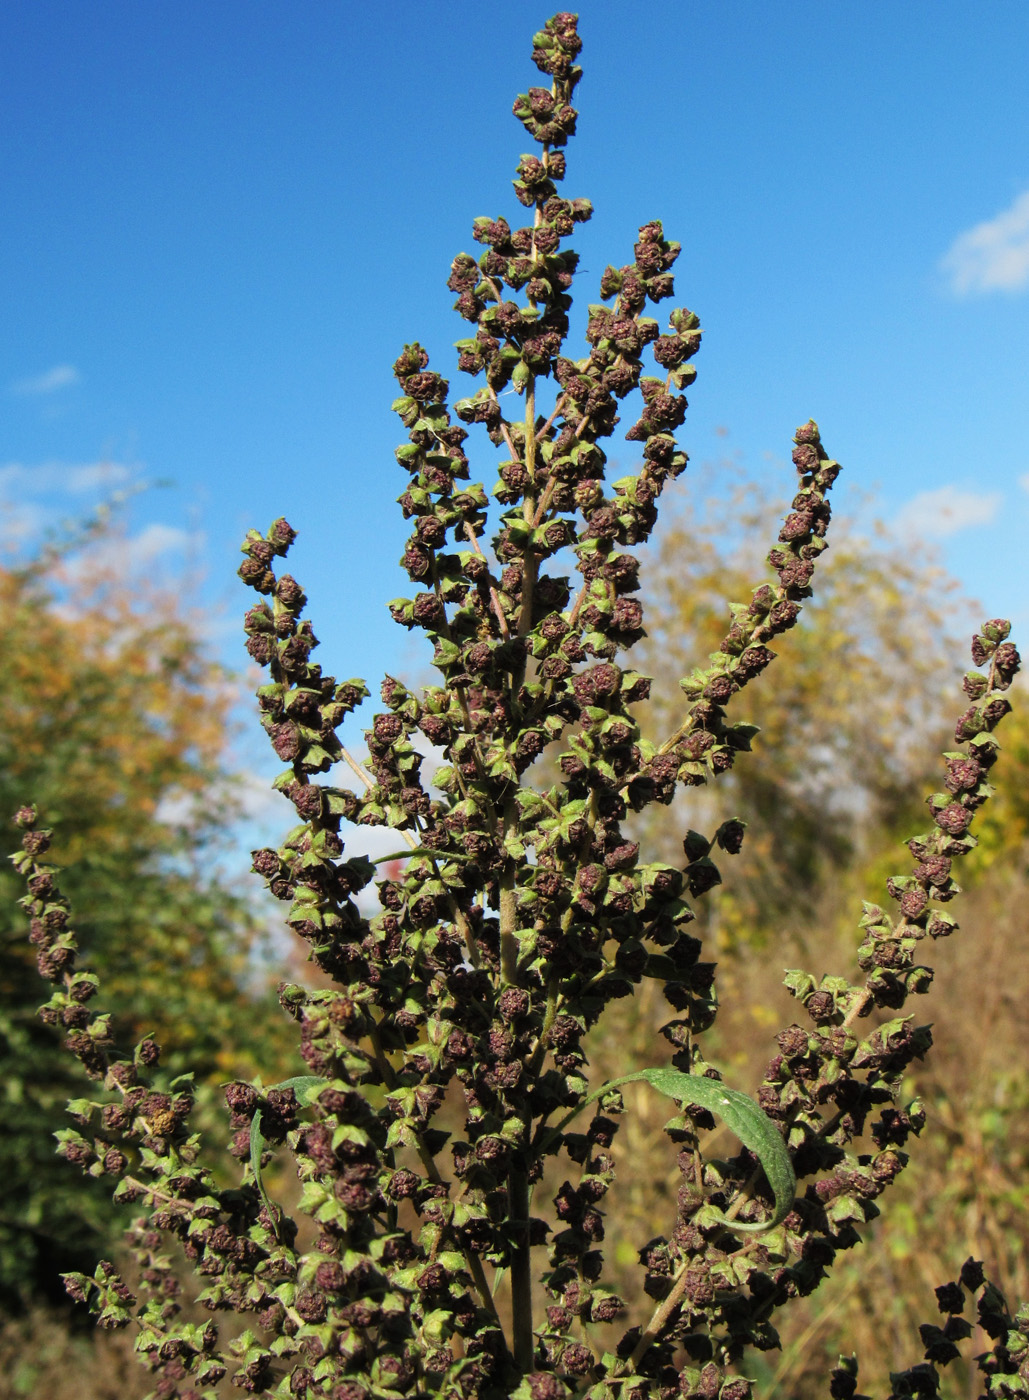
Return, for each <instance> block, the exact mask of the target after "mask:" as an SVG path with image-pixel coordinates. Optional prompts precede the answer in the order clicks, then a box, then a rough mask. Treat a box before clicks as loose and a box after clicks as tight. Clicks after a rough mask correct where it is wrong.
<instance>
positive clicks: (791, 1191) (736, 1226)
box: [553, 1068, 797, 1234]
mask: <svg viewBox="0 0 1029 1400" xmlns="http://www.w3.org/2000/svg"><path fill="white" fill-rule="evenodd" d="M636 1082H642V1083H644V1084H649V1085H650V1087H651V1088H652V1089H657V1090H658V1092H659V1093H662V1094H666V1095H667V1096H668V1098H670V1099H675V1100H677V1101H678V1102H679V1103H691V1104H697V1105H698V1106H699V1107H700V1108H706V1109H707V1110H708V1111H709V1112H711V1113H715V1114H717V1115H718V1117H719V1118H721V1119H722V1121H723V1122H724V1123H725V1125H726V1127H727V1128H729V1129H731V1131H732V1132H734V1133H735V1134H736V1136H737V1137H738V1138H739V1140H740V1142H742V1143H743V1145H744V1147H749V1148H750V1150H751V1152H753V1153H754V1155H755V1156H756V1157H757V1159H758V1161H759V1162H760V1163H761V1166H762V1168H763V1169H764V1173H765V1176H766V1177H767V1178H768V1184H769V1186H771V1188H772V1194H773V1195H774V1197H775V1210H774V1211H773V1212H772V1215H771V1218H770V1219H768V1220H759V1221H754V1222H748V1221H739V1220H730V1219H729V1218H728V1217H727V1216H722V1217H721V1218H720V1219H721V1223H724V1224H725V1225H726V1226H727V1227H728V1228H729V1229H731V1230H732V1231H733V1232H734V1233H737V1234H739V1233H741V1232H742V1233H747V1234H758V1233H760V1232H763V1231H765V1230H772V1229H774V1228H775V1227H776V1225H779V1224H781V1223H782V1221H783V1220H784V1219H785V1218H786V1216H787V1215H788V1214H789V1211H790V1207H791V1206H792V1205H793V1198H794V1195H795V1194H796V1190H797V1178H796V1176H795V1175H794V1172H793V1165H792V1163H791V1162H790V1155H789V1152H788V1151H787V1148H786V1143H785V1142H784V1141H783V1138H782V1135H781V1134H780V1132H779V1130H778V1128H777V1127H776V1126H775V1124H774V1123H773V1122H772V1120H771V1119H770V1118H769V1117H768V1115H767V1114H766V1113H764V1112H763V1111H762V1109H760V1108H759V1107H758V1106H757V1104H756V1103H755V1102H754V1100H753V1099H749V1098H748V1097H747V1095H746V1094H743V1093H740V1091H739V1090H738V1089H730V1088H728V1087H727V1086H726V1085H725V1084H722V1083H721V1082H720V1081H719V1080H717V1079H707V1078H705V1077H704V1076H703V1075H699V1074H686V1073H685V1072H684V1071H683V1070H678V1069H670V1068H659V1069H641V1070H637V1071H636V1072H635V1074H624V1075H622V1076H621V1078H620V1079H611V1080H608V1082H607V1083H606V1084H602V1085H601V1086H600V1088H599V1089H596V1090H595V1091H594V1092H593V1093H592V1094H590V1095H589V1096H588V1097H587V1098H585V1099H583V1101H582V1103H581V1104H579V1105H578V1106H577V1107H576V1108H573V1109H572V1111H571V1113H568V1114H566V1115H565V1117H564V1118H562V1120H561V1122H560V1123H558V1124H557V1125H556V1127H555V1128H554V1129H553V1132H554V1133H555V1134H556V1133H560V1132H561V1131H562V1130H563V1129H564V1128H565V1126H566V1125H567V1124H568V1123H570V1122H571V1120H572V1119H573V1118H574V1117H575V1116H576V1114H578V1113H581V1112H582V1110H583V1109H584V1108H588V1107H589V1105H590V1104H592V1103H596V1101H597V1100H598V1099H599V1098H602V1097H603V1095H604V1094H608V1093H610V1092H611V1090H612V1089H618V1088H620V1087H621V1085H623V1084H632V1083H636Z"/></svg>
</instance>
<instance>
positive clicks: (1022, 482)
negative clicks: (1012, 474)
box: [1018, 472, 1029, 491]
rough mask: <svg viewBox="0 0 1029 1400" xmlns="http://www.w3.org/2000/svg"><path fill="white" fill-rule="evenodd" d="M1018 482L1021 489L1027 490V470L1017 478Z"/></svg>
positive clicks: (1028, 479) (1028, 476)
mask: <svg viewBox="0 0 1029 1400" xmlns="http://www.w3.org/2000/svg"><path fill="white" fill-rule="evenodd" d="M1018 484H1019V486H1021V488H1022V490H1023V491H1029V472H1026V473H1025V474H1024V475H1023V476H1020V477H1019V478H1018Z"/></svg>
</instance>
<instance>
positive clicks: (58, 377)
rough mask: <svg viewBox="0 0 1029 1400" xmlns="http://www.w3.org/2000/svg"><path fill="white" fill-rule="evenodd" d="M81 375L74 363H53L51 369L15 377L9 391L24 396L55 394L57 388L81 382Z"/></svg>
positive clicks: (64, 387)
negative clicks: (24, 377) (22, 377)
mask: <svg viewBox="0 0 1029 1400" xmlns="http://www.w3.org/2000/svg"><path fill="white" fill-rule="evenodd" d="M81 382H82V375H81V374H80V373H79V372H78V370H77V369H76V368H75V366H74V365H54V367H53V369H48V370H44V372H43V373H42V374H34V375H30V376H29V377H28V378H27V379H16V380H15V381H14V383H13V384H11V385H10V386H9V392H10V393H12V394H20V395H22V396H24V397H38V396H39V395H41V394H56V393H57V391H58V390H59V389H70V388H71V386H72V385H73V384H81Z"/></svg>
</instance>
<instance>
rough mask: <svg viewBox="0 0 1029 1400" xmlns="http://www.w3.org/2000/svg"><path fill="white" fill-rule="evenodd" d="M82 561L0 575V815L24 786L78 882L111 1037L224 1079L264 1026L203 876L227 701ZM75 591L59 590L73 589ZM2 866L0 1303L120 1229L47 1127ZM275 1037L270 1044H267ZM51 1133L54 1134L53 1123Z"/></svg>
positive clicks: (196, 640)
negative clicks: (71, 1168) (158, 1047)
mask: <svg viewBox="0 0 1029 1400" xmlns="http://www.w3.org/2000/svg"><path fill="white" fill-rule="evenodd" d="M114 543H116V538H115V535H114V533H113V532H112V530H111V528H110V527H105V528H104V529H103V530H101V537H100V538H99V539H98V540H93V541H92V542H91V544H92V545H93V546H96V545H100V546H101V547H100V549H97V548H95V547H91V548H88V549H86V550H85V551H83V550H72V551H71V552H68V551H65V550H54V551H49V552H44V553H43V554H42V555H41V556H40V558H38V559H37V560H36V561H35V562H34V563H32V564H30V565H29V566H27V567H13V566H7V567H4V568H0V638H2V648H3V666H2V667H0V712H2V713H3V716H4V723H3V726H2V729H0V805H2V807H3V810H5V811H13V810H14V808H15V807H17V806H18V804H19V802H21V801H23V800H24V797H25V795H26V794H31V795H32V798H33V800H35V801H38V802H40V804H42V805H45V806H46V809H47V811H48V812H49V813H51V814H52V818H53V823H54V831H55V843H56V844H57V846H58V848H59V849H60V850H61V852H62V856H63V858H64V859H65V860H66V861H67V862H68V865H69V867H70V868H72V869H73V870H74V874H73V875H71V876H70V883H72V884H73V885H74V888H75V898H76V902H77V904H78V907H79V909H80V910H81V911H82V927H83V933H84V946H85V948H86V949H87V961H88V965H89V967H90V968H91V969H93V970H94V971H96V972H97V973H99V974H100V975H102V976H103V978H104V982H105V984H106V986H107V987H108V988H109V989H110V993H111V1007H112V1010H113V1012H114V1015H115V1024H116V1027H117V1033H118V1035H119V1038H124V1040H125V1042H126V1043H131V1042H132V1041H133V1040H138V1039H139V1037H140V1036H141V1035H143V1034H145V1033H150V1032H153V1033H155V1034H157V1035H158V1036H159V1037H160V1039H161V1041H162V1043H163V1044H164V1045H165V1046H166V1047H167V1054H168V1063H169V1064H171V1065H172V1066H174V1065H176V1064H180V1065H181V1067H182V1068H183V1069H185V1068H186V1066H187V1064H188V1066H189V1068H190V1069H192V1070H195V1071H196V1072H197V1074H198V1077H199V1078H200V1079H204V1078H209V1079H211V1080H212V1081H218V1080H224V1079H227V1078H229V1077H230V1076H231V1075H232V1074H234V1073H239V1072H241V1070H245V1069H248V1068H251V1067H252V1066H253V1064H254V1062H255V1061H254V1056H253V1053H252V1052H253V1051H254V1049H255V1046H256V1044H257V1042H258V1040H261V1041H262V1042H264V1049H263V1051H262V1056H261V1058H262V1062H263V1063H266V1060H265V1054H266V1053H267V1050H268V1049H269V1048H270V1049H271V1050H272V1054H273V1058H274V1055H275V1045H276V1044H277V1043H278V1042H277V1041H276V1034H277V1032H278V1029H279V1018H278V1017H276V1018H274V1020H273V1021H272V1024H271V1026H270V1027H269V1029H268V1030H267V1032H262V1033H258V1031H257V1030H256V1026H257V1025H258V1024H259V1018H258V1020H257V1021H256V1022H255V1018H254V1015H253V996H254V995H256V992H255V987H256V979H255V972H254V969H253V967H252V966H251V963H250V955H251V952H252V950H253V947H254V939H255V933H256V931H257V929H258V927H259V919H258V917H257V915H256V913H255V906H254V904H253V903H252V901H249V900H248V898H247V897H244V896H243V895H241V894H240V893H238V892H233V891H232V890H231V889H230V888H227V887H226V886H225V884H224V882H223V881H220V880H218V879H217V878H216V872H215V870H214V868H213V867H214V865H215V861H216V856H217V848H218V844H219V842H220V841H222V840H223V838H224V833H225V830H226V827H227V825H228V823H229V822H230V821H231V819H232V817H233V814H234V805H233V792H232V784H231V781H230V779H229V776H228V774H227V772H226V770H225V766H224V763H225V754H226V745H227V742H228V738H229V721H230V707H231V704H232V701H233V698H234V691H233V689H232V686H231V685H230V683H229V677H228V676H227V674H226V673H225V672H224V671H223V670H222V669H220V668H219V667H218V666H216V665H215V664H214V663H213V662H212V661H211V659H210V657H209V656H208V654H207V650H206V647H205V644H204V642H203V640H202V637H201V635H200V632H199V630H198V627H197V624H196V621H195V619H193V618H191V617H190V615H189V612H188V609H187V607H186V605H185V604H184V603H183V602H182V600H181V598H177V597H176V596H175V595H174V594H173V593H171V592H168V591H162V590H161V589H159V588H156V587H148V586H146V583H145V580H140V579H138V578H137V579H133V580H131V581H130V580H129V579H127V578H126V577H125V575H124V574H123V573H119V572H118V571H116V570H112V569H111V568H109V567H105V566H104V565H103V563H102V560H103V559H105V558H111V557H113V556H114V555H116V554H117V553H118V551H117V550H116V549H115V550H112V549H111V548H110V547H109V546H111V545H112V544H114ZM69 585H73V587H70V586H69ZM16 898H17V882H16V879H15V876H14V874H13V872H11V871H9V870H4V871H3V872H0V957H2V962H3V969H4V973H3V977H2V979H0V1060H2V1062H3V1066H4V1072H3V1079H2V1085H0V1094H2V1096H3V1100H4V1123H5V1132H4V1134H3V1136H2V1138H0V1178H2V1179H3V1182H4V1195H3V1202H2V1204H0V1302H2V1305H3V1307H4V1309H5V1310H8V1311H10V1310H18V1309H20V1308H21V1307H23V1306H25V1305H26V1304H28V1303H30V1302H33V1301H38V1300H39V1299H41V1298H60V1299H62V1300H63V1299H64V1296H65V1295H64V1290H63V1287H62V1285H61V1283H60V1279H59V1277H58V1274H59V1272H60V1271H61V1270H62V1269H67V1268H70V1267H78V1266H81V1265H82V1264H83V1263H86V1264H88V1265H89V1267H92V1266H93V1263H94V1262H95V1259H96V1257H97V1255H98V1253H100V1252H102V1244H101V1241H103V1240H107V1239H110V1238H111V1236H112V1232H113V1233H115V1234H117V1229H116V1228H115V1229H114V1230H113V1231H112V1226H113V1225H114V1221H115V1218H116V1213H115V1208H114V1207H113V1206H112V1204H111V1199H110V1196H111V1192H110V1189H109V1186H108V1185H107V1184H106V1183H104V1182H102V1181H90V1180H89V1179H88V1178H86V1179H76V1178H73V1177H72V1176H71V1174H69V1173H68V1171H67V1170H66V1168H65V1166H64V1164H63V1163H62V1162H60V1161H59V1160H58V1159H56V1158H55V1156H54V1141H53V1137H52V1136H51V1134H52V1133H53V1132H55V1131H57V1130H58V1129H59V1128H61V1127H63V1126H64V1123H65V1112H64V1108H65V1103H66V1101H67V1099H68V1098H69V1097H74V1095H75V1094H76V1093H78V1092H79V1091H80V1083H79V1080H78V1078H77V1076H76V1075H75V1074H74V1072H69V1067H68V1065H67V1063H66V1062H67V1055H66V1054H64V1053H62V1052H61V1048H60V1040H61V1037H60V1036H59V1035H58V1034H57V1033H56V1032H55V1031H54V1030H52V1029H50V1028H48V1027H46V1026H43V1025H42V1024H41V1023H40V1021H39V1019H38V1018H37V1016H36V1008H37V1007H38V1005H39V999H40V998H39V978H38V973H37V971H36V967H35V958H34V956H33V950H32V949H31V948H30V947H28V946H27V945H26V943H25V938H24V927H23V922H22V919H21V916H20V911H19V910H18V908H17V905H16V904H15V900H16ZM269 1041H270V1044H269ZM47 1127H49V1131H47Z"/></svg>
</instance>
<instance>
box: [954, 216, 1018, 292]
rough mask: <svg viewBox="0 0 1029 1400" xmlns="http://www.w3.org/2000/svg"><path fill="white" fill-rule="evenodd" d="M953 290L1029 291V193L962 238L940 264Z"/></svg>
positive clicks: (968, 231) (960, 237)
mask: <svg viewBox="0 0 1029 1400" xmlns="http://www.w3.org/2000/svg"><path fill="white" fill-rule="evenodd" d="M940 269H941V271H942V272H943V273H944V274H945V275H946V277H947V278H948V280H949V282H950V286H951V290H952V291H955V292H957V293H958V294H959V295H962V296H967V295H969V294H970V293H973V292H1021V291H1023V290H1024V289H1025V288H1026V287H1029V190H1026V191H1025V192H1024V193H1023V194H1020V195H1019V196H1018V198H1017V199H1016V200H1015V201H1014V203H1013V204H1012V205H1011V206H1010V208H1008V209H1004V210H1002V212H1001V213H999V214H998V215H997V216H996V218H994V219H987V220H986V222H985V223H981V224H976V225H975V227H974V228H970V229H968V230H967V231H966V232H965V233H962V234H960V235H959V236H958V237H957V238H956V239H955V240H954V242H953V243H952V244H951V246H950V248H949V249H948V250H947V252H946V253H945V254H944V255H943V257H942V258H941V260H940Z"/></svg>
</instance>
